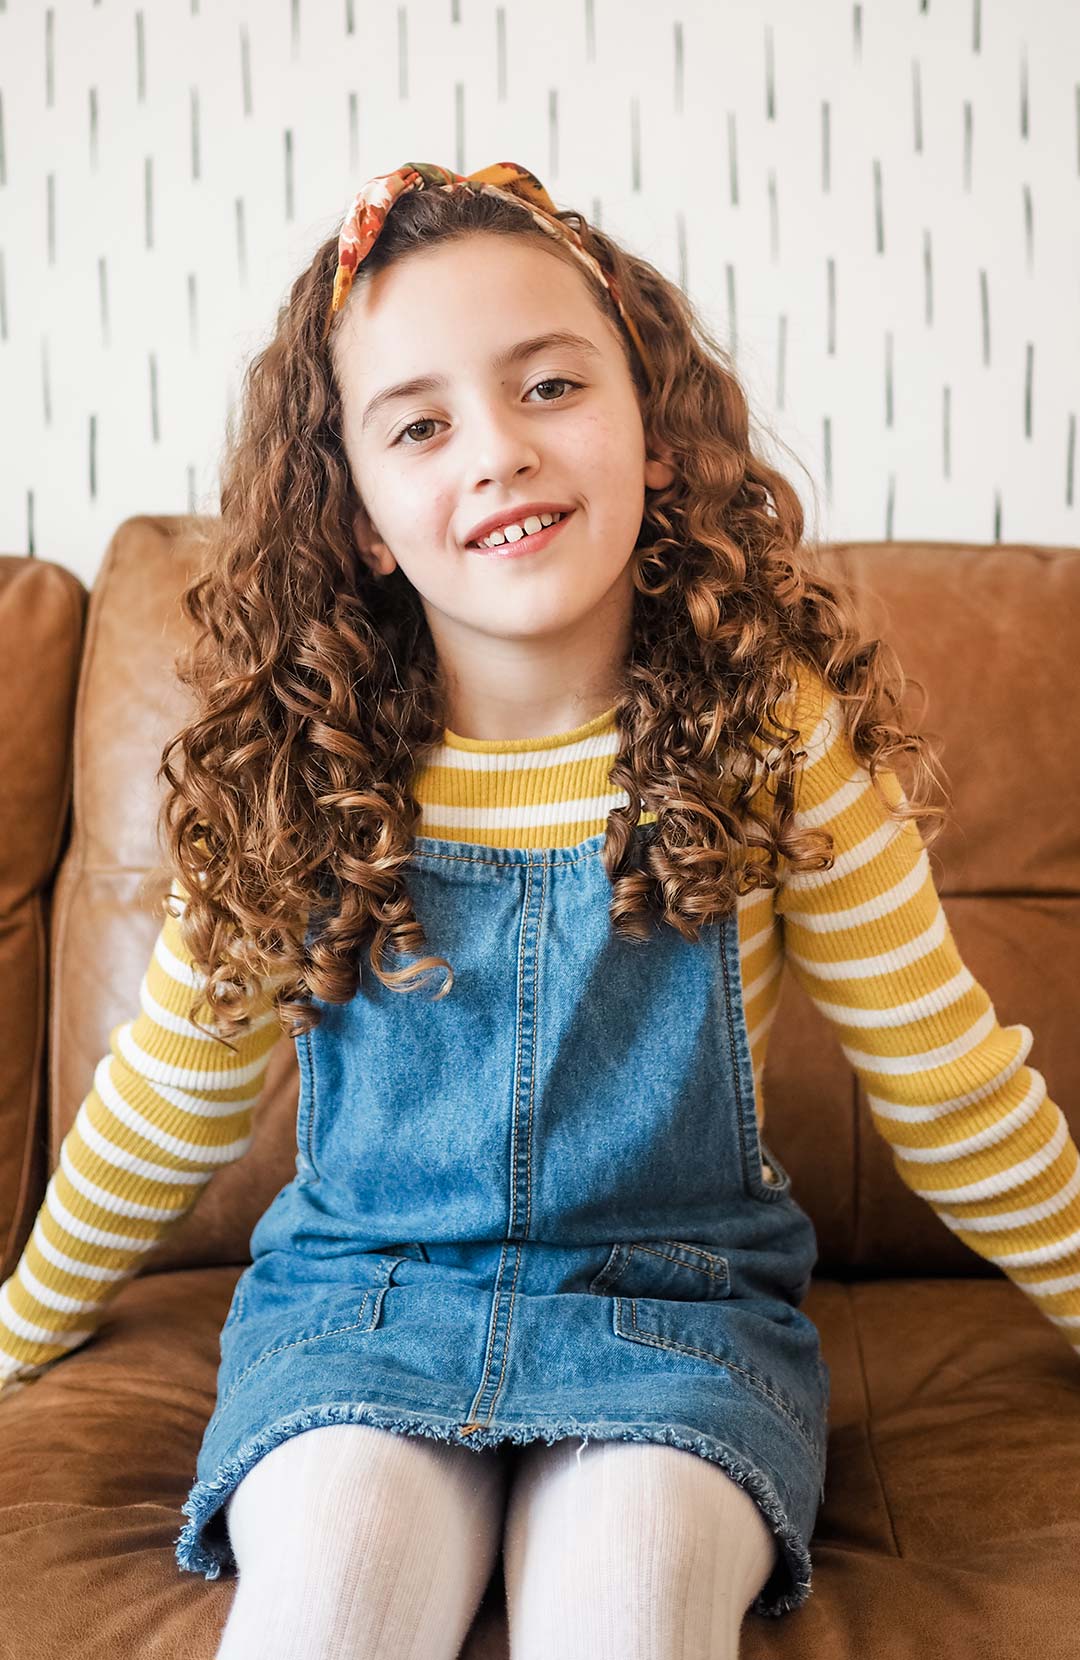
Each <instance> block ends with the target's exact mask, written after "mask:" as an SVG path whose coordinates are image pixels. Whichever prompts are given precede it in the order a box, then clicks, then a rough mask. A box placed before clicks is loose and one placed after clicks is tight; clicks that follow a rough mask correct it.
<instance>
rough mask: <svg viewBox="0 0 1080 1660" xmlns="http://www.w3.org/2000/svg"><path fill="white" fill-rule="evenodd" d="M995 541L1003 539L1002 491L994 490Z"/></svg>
mask: <svg viewBox="0 0 1080 1660" xmlns="http://www.w3.org/2000/svg"><path fill="white" fill-rule="evenodd" d="M994 541H995V542H1000V541H1001V491H1000V490H995V491H994Z"/></svg>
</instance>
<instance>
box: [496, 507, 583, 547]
mask: <svg viewBox="0 0 1080 1660" xmlns="http://www.w3.org/2000/svg"><path fill="white" fill-rule="evenodd" d="M562 517H563V515H562V514H561V513H539V514H537V513H530V515H529V517H528V518H527V519H526V520H525V521H524V523H523V524H509V525H503V527H502V529H501V530H493V531H492V533H491V535H490V536H485V537H484V538H483V539H482V540H481V541H480V542H478V543H477V544H476V545H477V547H481V548H498V547H501V546H502V545H503V543H504V542H520V541H521V539H522V537H523V536H533V535H535V534H536V532H537V531H538V530H546V529H547V527H548V525H553V524H555V523H556V522H557V521H558V520H559V519H561V518H562Z"/></svg>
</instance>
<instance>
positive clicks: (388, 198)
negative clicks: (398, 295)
mask: <svg viewBox="0 0 1080 1660" xmlns="http://www.w3.org/2000/svg"><path fill="white" fill-rule="evenodd" d="M425 188H427V189H433V190H460V189H463V188H466V189H471V190H478V191H487V192H489V193H490V194H491V195H495V196H503V197H506V198H507V199H508V200H510V201H514V202H517V203H518V204H521V203H524V205H525V206H526V207H527V208H528V210H529V212H530V213H531V214H532V217H533V219H534V220H535V221H536V223H537V224H538V225H539V226H540V228H541V229H542V230H544V231H546V232H547V234H548V235H549V236H554V237H556V238H558V237H561V238H562V239H563V241H564V242H565V243H566V244H567V246H568V247H569V248H570V251H571V252H572V253H573V254H574V255H575V257H576V258H577V259H579V260H580V261H581V263H582V264H583V265H584V266H585V268H586V270H588V271H590V272H591V273H592V275H593V276H594V277H597V278H598V279H599V280H600V282H602V283H603V284H604V287H605V288H606V289H607V290H608V292H609V293H610V295H611V297H612V299H613V300H614V302H615V305H616V307H617V308H618V312H619V316H620V317H621V318H622V320H623V322H624V323H625V325H626V331H627V333H628V334H629V336H630V338H631V340H632V341H633V343H634V346H635V348H636V350H637V353H638V356H639V357H640V359H641V361H642V363H643V364H644V366H645V371H646V373H647V375H648V376H649V379H650V380H651V379H652V378H653V365H652V361H651V359H650V357H649V354H648V352H647V350H646V348H645V345H644V342H643V341H642V339H641V336H640V334H639V333H638V330H637V328H636V326H635V324H634V320H633V318H632V317H631V316H630V315H629V313H628V312H627V311H626V310H625V309H624V307H623V303H622V299H621V297H620V295H619V292H618V288H617V286H616V283H615V277H614V274H613V272H611V271H609V270H607V269H606V268H605V267H604V266H602V265H601V264H600V262H599V261H598V260H597V259H595V258H594V257H593V255H592V254H590V253H589V251H588V249H587V248H586V247H585V245H584V243H583V242H582V240H581V237H580V236H579V235H578V233H577V231H575V230H574V229H573V228H572V226H570V225H568V224H566V223H565V221H563V220H562V219H557V218H556V217H555V214H556V208H555V203H554V202H553V201H552V199H551V197H550V196H549V195H548V193H547V191H546V190H545V189H544V187H543V185H542V184H541V183H540V180H539V179H538V178H537V177H536V175H535V173H530V172H529V170H528V168H527V167H519V166H518V164H517V162H514V161H496V162H493V163H492V165H491V166H490V167H481V168H480V170H479V171H478V172H476V173H455V172H453V171H452V170H451V169H450V168H448V167H439V166H437V165H435V164H434V163H432V162H426V161H407V162H404V163H403V164H402V166H400V167H398V168H395V169H394V171H393V172H392V173H382V174H379V175H378V176H377V177H376V178H374V179H369V180H368V182H367V184H365V185H364V186H363V187H362V189H361V190H360V191H359V193H358V194H357V196H356V198H355V200H354V201H353V204H352V207H351V208H350V209H349V211H348V213H347V214H346V216H345V218H344V220H343V221H342V224H341V231H340V234H339V236H338V266H337V271H336V273H335V276H334V293H333V298H332V299H331V301H330V309H329V312H328V313H327V319H326V328H327V332H329V328H330V324H331V322H332V321H333V317H334V314H335V312H338V311H340V310H341V308H342V306H343V305H344V304H345V301H346V300H347V299H348V296H349V290H350V288H351V287H352V282H353V277H354V276H355V275H356V270H357V267H358V266H359V265H360V264H361V263H362V262H363V261H364V260H365V259H366V258H367V256H368V254H369V253H370V252H371V250H372V248H373V247H374V245H375V243H376V242H377V241H378V239H379V235H380V233H381V231H382V228H383V226H384V225H385V224H386V220H387V216H388V215H389V213H390V209H391V208H392V207H393V205H394V203H395V202H396V201H397V200H398V198H399V197H400V196H402V195H403V194H404V193H405V191H407V190H423V189H425Z"/></svg>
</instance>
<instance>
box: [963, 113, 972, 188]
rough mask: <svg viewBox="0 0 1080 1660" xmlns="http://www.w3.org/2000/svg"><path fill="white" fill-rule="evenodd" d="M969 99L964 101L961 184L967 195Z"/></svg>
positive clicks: (970, 135)
mask: <svg viewBox="0 0 1080 1660" xmlns="http://www.w3.org/2000/svg"><path fill="white" fill-rule="evenodd" d="M971 121H972V116H971V99H970V98H965V99H964V160H963V168H962V181H961V182H962V184H963V188H964V191H965V193H966V194H967V195H969V196H970V194H971V143H972V132H971Z"/></svg>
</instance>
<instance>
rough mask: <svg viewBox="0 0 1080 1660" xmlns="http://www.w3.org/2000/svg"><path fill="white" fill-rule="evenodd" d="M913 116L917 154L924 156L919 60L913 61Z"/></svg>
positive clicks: (914, 59)
mask: <svg viewBox="0 0 1080 1660" xmlns="http://www.w3.org/2000/svg"><path fill="white" fill-rule="evenodd" d="M911 114H912V119H913V120H914V123H915V154H916V155H917V156H921V155H922V151H923V125H922V65H921V64H920V63H919V60H918V58H913V59H912V61H911Z"/></svg>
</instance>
